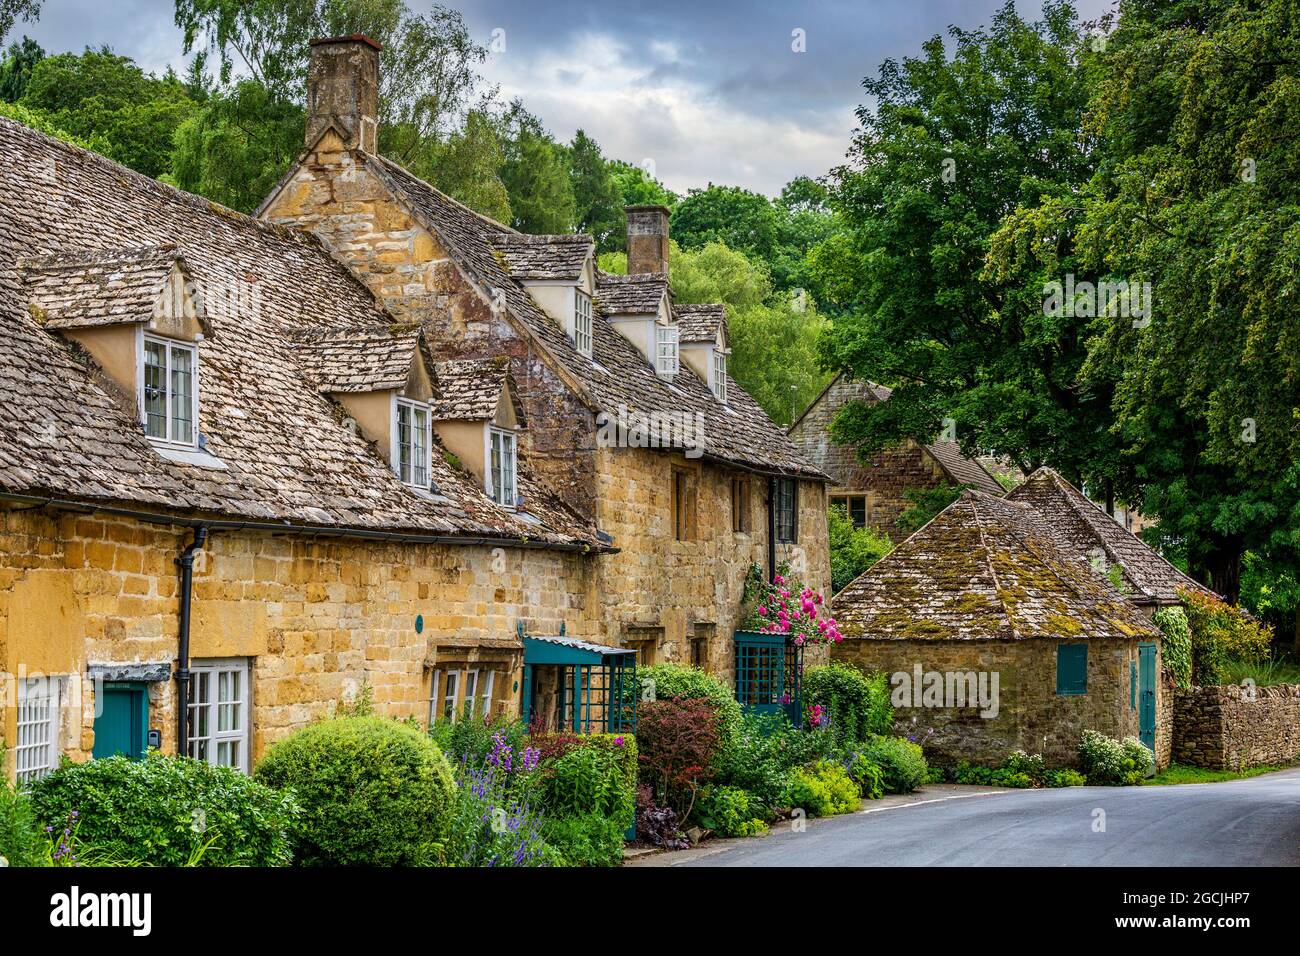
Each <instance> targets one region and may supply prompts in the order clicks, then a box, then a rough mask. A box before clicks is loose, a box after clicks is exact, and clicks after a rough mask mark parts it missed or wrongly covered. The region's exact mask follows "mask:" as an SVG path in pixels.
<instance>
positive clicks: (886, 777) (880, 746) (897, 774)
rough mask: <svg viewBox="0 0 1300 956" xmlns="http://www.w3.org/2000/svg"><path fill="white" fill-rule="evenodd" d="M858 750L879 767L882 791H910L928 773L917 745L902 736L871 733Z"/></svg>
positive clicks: (923, 756) (920, 782)
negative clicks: (873, 735) (869, 738)
mask: <svg viewBox="0 0 1300 956" xmlns="http://www.w3.org/2000/svg"><path fill="white" fill-rule="evenodd" d="M862 752H863V753H864V754H865V755H866V757H867V759H868V760H870V761H871V762H872V763H874V764H875V765H876V766H878V767H879V768H880V770H881V773H882V775H883V776H882V779H881V785H882V786H883V787H884V788H885V792H886V793H911V792H912V791H913V790H915V789H916V788H917V787H919V786H921V784H923V783H925V781H926V777H927V776H929V772H930V768H929V766H928V765H927V764H926V762H925V755H924V754H923V753H922V752H921V747H920V745H919V744H914V743H912V741H910V740H908V739H907V738H905V737H873V738H871V740H870V741H869V742H868V743H867V745H866V746H865V747H863V748H862Z"/></svg>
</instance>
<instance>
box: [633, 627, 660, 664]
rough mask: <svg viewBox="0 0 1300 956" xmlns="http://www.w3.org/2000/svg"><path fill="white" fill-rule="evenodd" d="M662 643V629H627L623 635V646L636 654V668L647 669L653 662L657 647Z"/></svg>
mask: <svg viewBox="0 0 1300 956" xmlns="http://www.w3.org/2000/svg"><path fill="white" fill-rule="evenodd" d="M663 641H664V629H663V628H662V627H629V628H628V629H627V630H626V632H625V633H624V635H623V646H624V647H625V648H627V649H628V650H631V651H635V652H636V663H637V666H638V667H649V666H650V665H651V664H653V663H654V662H655V658H656V656H657V652H658V650H659V645H660V644H662V643H663Z"/></svg>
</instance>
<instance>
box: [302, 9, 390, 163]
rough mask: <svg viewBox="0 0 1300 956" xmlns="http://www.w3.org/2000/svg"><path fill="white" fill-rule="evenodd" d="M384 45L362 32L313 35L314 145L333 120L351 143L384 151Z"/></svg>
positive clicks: (310, 100)
mask: <svg viewBox="0 0 1300 956" xmlns="http://www.w3.org/2000/svg"><path fill="white" fill-rule="evenodd" d="M379 50H380V46H379V44H378V43H376V42H375V41H374V40H372V39H370V37H367V36H362V35H361V34H360V33H356V34H353V35H352V36H346V37H325V38H322V39H319V40H312V41H311V64H310V65H309V66H308V67H307V145H308V146H312V145H314V144H315V142H316V139H317V137H319V136H320V134H321V132H322V131H324V129H325V128H326V127H327V126H329V125H330V124H333V125H334V127H335V128H336V129H337V130H338V131H339V133H340V134H341V135H342V136H343V141H344V143H345V144H346V145H347V147H348V148H349V149H364V150H366V151H367V152H370V153H375V152H378V151H379Z"/></svg>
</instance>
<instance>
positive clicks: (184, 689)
mask: <svg viewBox="0 0 1300 956" xmlns="http://www.w3.org/2000/svg"><path fill="white" fill-rule="evenodd" d="M207 540H208V528H207V525H199V526H198V527H197V528H195V529H194V540H193V541H191V542H190V544H189V546H188V547H186V549H185V550H184V551H182V552H181V553H180V556H179V557H178V558H177V559H176V563H177V564H178V565H180V569H181V587H180V609H179V616H180V627H179V629H178V632H177V653H176V674H175V677H176V753H177V754H178V755H180V756H182V757H184V756H188V754H189V752H190V727H189V720H190V707H189V700H190V603H191V602H190V598H191V595H192V594H193V591H194V554H195V552H197V551H201V550H202V549H203V546H204V545H205V544H206V543H207Z"/></svg>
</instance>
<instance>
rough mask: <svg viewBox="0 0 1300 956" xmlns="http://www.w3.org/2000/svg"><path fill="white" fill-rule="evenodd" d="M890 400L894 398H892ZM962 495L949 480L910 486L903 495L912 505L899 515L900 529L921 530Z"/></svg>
mask: <svg viewBox="0 0 1300 956" xmlns="http://www.w3.org/2000/svg"><path fill="white" fill-rule="evenodd" d="M890 401H893V399H892V398H891V399H890ZM960 496H961V488H960V487H958V486H957V485H952V484H948V483H947V482H944V483H943V484H939V485H935V486H934V487H933V488H909V489H908V490H907V491H904V492H903V497H904V498H906V499H907V500H908V501H910V502H911V503H912V505H911V507H910V508H908V509H907V510H906V511H904V512H903V513H902V514H900V515H899V516H898V527H899V529H900V530H901V531H903V533H905V534H911V533H912V532H914V531H919V530H920V529H921V528H924V527H925V526H926V525H927V524H929V523H930V522H931V521H932V520H934V516H935V515H937V514H938V513H939V512H940V511H942V510H943V509H944V508H946V507H948V506H949V505H950V504H952V503H953V502H954V501H956V500H957V499H958V498H959V497H960Z"/></svg>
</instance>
